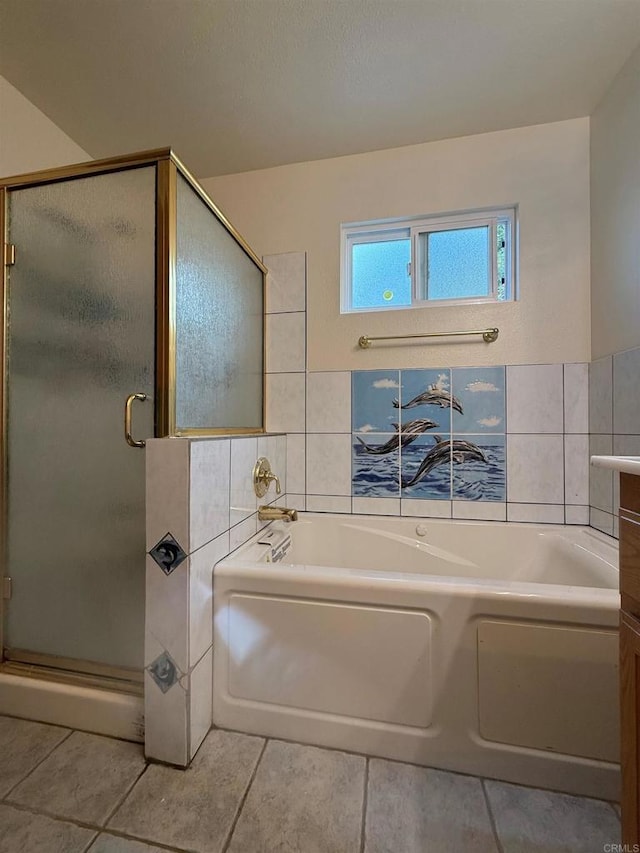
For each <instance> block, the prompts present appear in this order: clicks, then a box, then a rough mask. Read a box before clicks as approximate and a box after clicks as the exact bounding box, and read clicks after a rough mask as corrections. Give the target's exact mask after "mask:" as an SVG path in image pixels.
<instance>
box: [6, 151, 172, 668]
mask: <svg viewBox="0 0 640 853" xmlns="http://www.w3.org/2000/svg"><path fill="white" fill-rule="evenodd" d="M155 193H156V168H155V166H146V167H144V168H136V169H130V170H125V171H121V172H114V173H108V174H100V175H95V176H92V177H85V178H79V179H75V180H65V181H60V182H57V183H51V184H46V185H41V186H35V187H30V188H25V189H17V190H14V191H12V192H11V193H10V195H9V236H10V240H11V242H12V243H14V244H15V246H16V263H15V265H14V266H12V267H11V268H10V270H9V294H8V308H9V321H8V368H7V388H8V398H7V409H8V426H7V430H8V435H7V450H8V454H7V455H8V484H7V485H8V494H7V499H8V500H7V503H8V521H7V534H8V542H7V544H8V553H7V574H8V575H9V576H10V577H11V578H12V597H11V600H10V601H8V602H7V605H8V606H7V608H6V611H5V613H6V621H5V626H4V628H5V637H4V644H5V647H6V648H7V649H8V650H9V656H10V657H14V654H13V653H14V652H16V650H17V654H16V655H15V656H16V657H17V658H18V659H19V658H20V653H19V652H20V650H26V651H28V652H31V653H33V652H35V653H39V654H42V655H58V656H63V657H66V658H73V659H76V660H79V661H91V662H97V663H102V664H109V665H111V666H116V667H131V668H137V669H139V668H141V667H142V664H143V636H144V568H145V512H144V457H145V453H144V450H140V449H134V448H132V447H129V446H128V445H127V444H126V442H125V440H124V431H123V411H124V403H125V399H126V397H127V395H129V394H132V393H134V392H142V393H145V394H146V395H147V400H146V401H145V402H136V403H134V409H133V430H132V432H133V435H134V437H135V438H136V439H145V438H149V437H151V436H153V431H154V409H153V394H154V347H155V328H154V318H155V313H154V299H155V295H154V294H155V217H156V213H155ZM78 669H82V666H79V667H78Z"/></svg>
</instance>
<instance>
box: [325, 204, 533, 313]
mask: <svg viewBox="0 0 640 853" xmlns="http://www.w3.org/2000/svg"><path fill="white" fill-rule="evenodd" d="M515 215H516V212H515V207H514V208H503V209H491V210H487V212H486V213H484V211H471V212H469V213H460V214H444V215H442V216H429V217H419V218H418V217H415V218H412V219H406V220H400V221H398V222H397V223H396V222H381V223H377V224H371V223H367V224H362V225H358V224H354V225H344V226H342V229H341V230H342V235H341V256H342V276H341V278H342V282H343V290H342V295H341V311H342V312H343V313H356V312H357V313H361V312H366V311H395V310H405V309H407V308H416V307H420V308H424V307H433V306H446V305H463V304H478V303H489V302H491V303H495V302H510V301H513V300H514V299H515V298H516V281H515V263H514V261H515V246H514V241H515V233H516V231H515ZM500 223H505V224H506V236H505V243H506V246H505V252H506V254H505V279H506V281H505V297H504V299H498V264H497V237H498V225H499V224H500ZM475 227H484V228H488V229H489V230H488V235H489V237H488V239H489V265H490V288H489V293H488V295H487V296H460V297H452V298H451V299H429V298H428V281H427V274H426V265H427V258H426V257H422V256H423V254H425V253H423V252H422V251H421V246H420V243H421V241H420V237H421V235H429V234H431V233H438V232H443V231H459V230H462V229H467V228H475ZM405 239H410V240H411V294H412V299H411V305H388V306H384V307H379V306H374V307H370V308H354V307H353V304H352V303H353V280H352V258H353V246H354V245H356V244H359V243H374V242H383V241H389V240H405ZM427 241H428V236H426V237H425V243H426V242H427Z"/></svg>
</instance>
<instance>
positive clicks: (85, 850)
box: [82, 832, 100, 853]
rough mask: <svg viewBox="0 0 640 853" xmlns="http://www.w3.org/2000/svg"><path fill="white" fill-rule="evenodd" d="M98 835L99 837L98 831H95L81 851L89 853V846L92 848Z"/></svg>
mask: <svg viewBox="0 0 640 853" xmlns="http://www.w3.org/2000/svg"><path fill="white" fill-rule="evenodd" d="M99 837H100V833H99V832H96V834H95V835H94V836H93V838H92V839H91V840H90V841H89V843H88V844H87V846H86V847H85V848H84V850H83V851H82V853H90V850H91V848H92V847H93V845H94V844H95V843H96V841H97V840H98V838H99Z"/></svg>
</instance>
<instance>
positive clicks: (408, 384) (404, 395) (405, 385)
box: [396, 368, 451, 432]
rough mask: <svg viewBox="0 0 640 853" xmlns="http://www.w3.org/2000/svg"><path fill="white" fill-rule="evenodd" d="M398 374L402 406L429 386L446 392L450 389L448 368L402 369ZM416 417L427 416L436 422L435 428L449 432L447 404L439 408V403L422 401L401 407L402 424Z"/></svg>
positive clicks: (424, 391)
mask: <svg viewBox="0 0 640 853" xmlns="http://www.w3.org/2000/svg"><path fill="white" fill-rule="evenodd" d="M400 376H401V381H402V391H401V399H400V403H401V405H402V406H405V405H406V404H407V403H411V402H412V401H413V400H415V399H416V398H417V397H419V396H420V395H424V394H425V393H427V392H428V390H429V388H430V387H431V386H435V388H436V390H440V391H445V392H447V393H448V392H450V390H451V371H450V370H449V369H448V368H446V369H445V368H442V369H436V370H403V371H402V373H401V374H400ZM436 398H437V395H435V396H434V400H435V399H436ZM396 411H397V410H396ZM416 418H428V419H429V420H431V421H435V423H437V424H438V427H437V429H438V430H440V431H441V432H450V430H451V409H450V408H449V406H447V407H445V408H441V407H440V406H439V405H433V404H428V403H426V402H423V403H421V404H419V405H415V406H411V408H409V409H402V423H403V424H406V423H408V422H409V421H413V420H415V419H416Z"/></svg>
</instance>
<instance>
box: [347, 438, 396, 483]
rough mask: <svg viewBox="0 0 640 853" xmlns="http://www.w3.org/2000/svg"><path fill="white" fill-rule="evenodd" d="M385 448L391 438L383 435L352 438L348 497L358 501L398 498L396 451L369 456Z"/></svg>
mask: <svg viewBox="0 0 640 853" xmlns="http://www.w3.org/2000/svg"><path fill="white" fill-rule="evenodd" d="M358 438H360V439H362V441H363V442H365V443H366V444H367V446H368V447H369V448H370V450H375V449H379V448H382V449H384V448H385V445H388V442H389V441H390V440H391V439H393V436H390V435H388V434H383V433H374V432H367V433H360V435H354V436H353V449H352V466H351V482H352V493H353V494H354V495H357V496H359V497H362V496H366V497H395V498H397V497H399V493H400V457H399V453H398V450H397V448H396V449H394V450H390V451H389V452H387V453H371V452H370V451H368V450H367V448H365V447H364V445H363V444H362V442H361V441H358Z"/></svg>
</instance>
